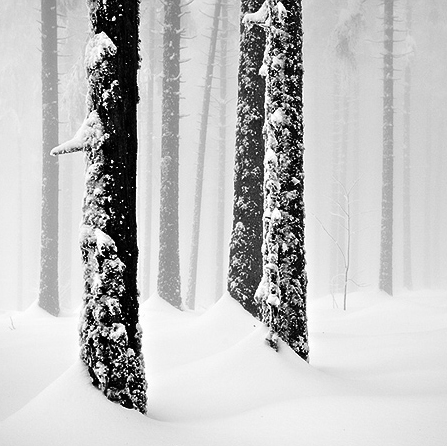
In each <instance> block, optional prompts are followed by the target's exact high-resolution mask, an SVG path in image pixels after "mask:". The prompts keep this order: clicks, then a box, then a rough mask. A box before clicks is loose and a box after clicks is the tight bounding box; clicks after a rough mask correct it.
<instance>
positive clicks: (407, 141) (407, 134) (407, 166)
mask: <svg viewBox="0 0 447 446" xmlns="http://www.w3.org/2000/svg"><path fill="white" fill-rule="evenodd" d="M411 16H412V8H411V1H407V18H406V21H407V38H409V37H410V36H411V20H412V17H411ZM408 50H409V48H407V51H408ZM411 58H412V54H406V64H405V70H404V105H403V108H404V111H403V113H404V135H403V167H404V172H403V183H404V184H403V244H404V256H403V257H404V258H403V261H404V264H403V275H404V277H403V279H404V283H403V284H404V287H405V288H406V289H408V290H411V289H412V288H413V279H412V267H411V200H410V197H411Z"/></svg>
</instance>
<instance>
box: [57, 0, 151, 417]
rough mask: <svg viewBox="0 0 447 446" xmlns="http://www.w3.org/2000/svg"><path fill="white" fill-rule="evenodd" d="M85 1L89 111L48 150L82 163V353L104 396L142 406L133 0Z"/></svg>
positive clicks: (135, 5) (135, 7) (135, 6)
mask: <svg viewBox="0 0 447 446" xmlns="http://www.w3.org/2000/svg"><path fill="white" fill-rule="evenodd" d="M88 5H89V9H90V21H91V37H90V41H89V43H88V45H87V50H86V60H85V63H86V68H87V76H88V96H87V106H88V115H87V118H86V120H85V121H84V123H83V125H82V126H81V129H80V130H79V132H78V133H77V134H76V136H75V138H73V140H70V141H69V142H67V143H64V144H62V145H61V146H59V147H57V148H56V149H54V150H53V154H61V153H67V152H73V151H77V150H84V152H85V157H86V164H87V166H86V190H85V194H84V205H83V219H82V227H81V236H80V243H81V252H82V260H83V265H84V296H83V301H84V306H83V311H82V319H81V324H80V338H81V358H82V360H83V361H84V363H85V364H86V365H87V367H88V371H89V373H90V376H91V379H92V382H93V384H94V385H95V386H97V387H98V388H99V389H100V390H101V391H102V392H103V393H104V394H105V395H106V396H107V398H109V399H110V400H112V401H116V402H118V403H119V404H121V405H122V406H124V407H127V408H134V409H137V410H139V411H140V412H143V413H144V412H145V411H146V381H145V377H144V363H143V356H142V354H141V329H140V326H139V323H138V290H137V261H138V247H137V223H136V212H135V210H136V172H137V102H138V88H137V69H138V63H139V59H138V22H139V15H138V12H139V11H138V6H139V2H138V1H133V2H128V3H127V4H126V5H125V6H123V3H122V2H120V1H118V0H109V1H108V2H106V3H97V2H96V1H93V0H91V1H89V2H88Z"/></svg>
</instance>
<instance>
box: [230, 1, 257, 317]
mask: <svg viewBox="0 0 447 446" xmlns="http://www.w3.org/2000/svg"><path fill="white" fill-rule="evenodd" d="M262 3H263V2H262V0H243V1H242V2H241V16H242V17H243V16H244V15H245V14H246V13H248V12H253V11H257V10H258V9H259V8H260V7H261V5H262ZM264 47H265V33H264V31H263V30H262V29H261V28H260V27H259V28H258V27H253V28H252V29H247V25H246V24H244V23H241V29H240V56H239V73H238V103H237V122H236V147H235V160H234V163H235V165H234V197H233V228H232V233H231V240H230V252H229V269H228V291H229V293H230V295H231V296H232V297H233V298H234V299H236V300H237V301H238V302H239V303H240V304H241V305H242V306H243V307H244V308H245V309H246V310H247V311H249V312H250V313H251V314H253V315H254V316H257V317H260V308H259V305H258V304H257V303H256V302H255V300H254V295H255V293H256V289H257V287H258V284H259V281H260V280H261V277H262V256H261V246H262V212H263V202H262V183H263V178H264V172H263V171H264V167H263V154H264V142H263V136H262V126H263V123H264V90H265V84H264V79H263V78H262V77H261V76H260V75H259V74H258V72H259V67H260V66H261V64H262V57H263V52H264Z"/></svg>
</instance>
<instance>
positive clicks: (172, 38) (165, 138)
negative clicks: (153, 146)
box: [157, 0, 182, 308]
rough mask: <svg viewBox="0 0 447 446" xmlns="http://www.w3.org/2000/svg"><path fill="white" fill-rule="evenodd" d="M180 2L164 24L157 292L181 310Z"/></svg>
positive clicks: (169, 3) (170, 1)
mask: <svg viewBox="0 0 447 446" xmlns="http://www.w3.org/2000/svg"><path fill="white" fill-rule="evenodd" d="M180 15H181V8H180V0H166V2H165V3H164V22H163V93H162V135H161V185H160V248H159V249H160V251H159V261H158V282H157V289H158V294H159V295H160V297H162V298H163V299H165V300H166V301H167V302H169V303H170V304H171V305H173V306H174V307H177V308H180V307H181V305H182V299H181V294H180V259H179V215H178V214H179V209H178V204H179V120H180V110H179V107H180V34H181V30H180Z"/></svg>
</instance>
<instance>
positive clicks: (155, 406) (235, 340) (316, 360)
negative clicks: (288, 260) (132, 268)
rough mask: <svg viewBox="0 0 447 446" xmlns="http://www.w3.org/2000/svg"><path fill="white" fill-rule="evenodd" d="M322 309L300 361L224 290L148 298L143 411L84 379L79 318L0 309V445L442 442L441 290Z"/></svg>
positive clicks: (446, 411)
mask: <svg viewBox="0 0 447 446" xmlns="http://www.w3.org/2000/svg"><path fill="white" fill-rule="evenodd" d="M338 300H339V301H340V300H341V298H340V297H339V298H338ZM339 305H340V306H341V303H340V302H339ZM333 307H334V305H333V299H332V297H331V296H326V297H321V298H310V299H309V304H308V315H309V339H310V358H311V359H310V364H307V363H306V362H304V361H302V360H301V359H300V358H299V357H297V356H296V355H295V354H294V353H293V352H292V351H291V350H289V349H288V348H287V347H286V346H285V345H284V344H281V345H280V351H279V352H278V353H275V352H274V351H273V350H272V349H270V348H269V347H268V346H267V345H266V343H265V341H264V337H265V334H266V332H265V328H264V327H263V326H262V325H260V324H259V323H258V322H257V321H255V320H254V319H253V318H252V317H251V316H250V315H249V314H248V313H246V312H245V311H244V310H243V309H242V308H241V307H240V306H239V305H238V304H237V303H236V302H234V301H233V300H232V299H231V298H229V297H228V296H224V297H223V298H222V299H221V300H220V301H219V302H218V303H217V304H215V305H214V306H213V307H211V308H210V309H209V310H207V311H206V312H204V313H202V314H197V313H191V312H179V311H177V310H175V309H174V308H172V307H171V306H170V305H169V304H167V303H165V302H163V301H162V300H160V299H159V298H158V297H156V296H153V297H151V298H150V299H149V300H147V301H146V302H145V303H143V305H142V306H141V310H140V316H141V325H142V327H143V331H144V337H143V352H144V355H145V362H146V375H147V380H148V385H149V387H148V414H147V415H146V416H143V415H141V414H139V413H137V412H135V411H130V410H126V409H123V408H121V407H120V406H118V405H116V404H114V403H111V402H109V401H108V400H106V398H105V397H103V395H102V394H101V393H100V392H99V391H97V390H96V389H95V388H93V386H91V385H90V383H89V378H88V374H87V373H86V371H85V369H84V367H83V365H82V364H81V362H80V361H79V360H78V359H77V356H78V341H77V324H78V317H77V315H67V316H64V317H59V318H53V317H51V316H49V315H47V314H46V313H44V312H43V311H42V310H40V309H39V308H38V307H37V306H36V305H35V304H34V305H33V306H31V307H30V308H29V309H28V310H27V311H24V312H8V311H1V312H0V445H2V446H22V445H26V446H31V445H32V446H39V445H45V446H48V445H55V446H59V445H61V446H71V445H73V446H79V445H86V446H89V445H92V446H93V445H94V446H103V445H104V446H105V445H107V446H114V445H117V446H118V445H120V446H123V445H129V446H143V445H145V446H146V445H150V446H162V445H163V446H164V445H165V446H230V445H231V446H252V445H253V446H255V445H256V446H288V445H303V446H373V445H374V446H377V445H380V446H413V445H414V446H445V445H446V444H447V423H446V419H447V418H446V417H447V354H446V352H447V292H412V293H410V292H406V293H402V294H400V295H398V296H395V297H388V296H386V295H384V294H380V293H377V292H363V293H353V294H350V295H349V296H348V310H347V311H343V310H341V309H339V308H333Z"/></svg>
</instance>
